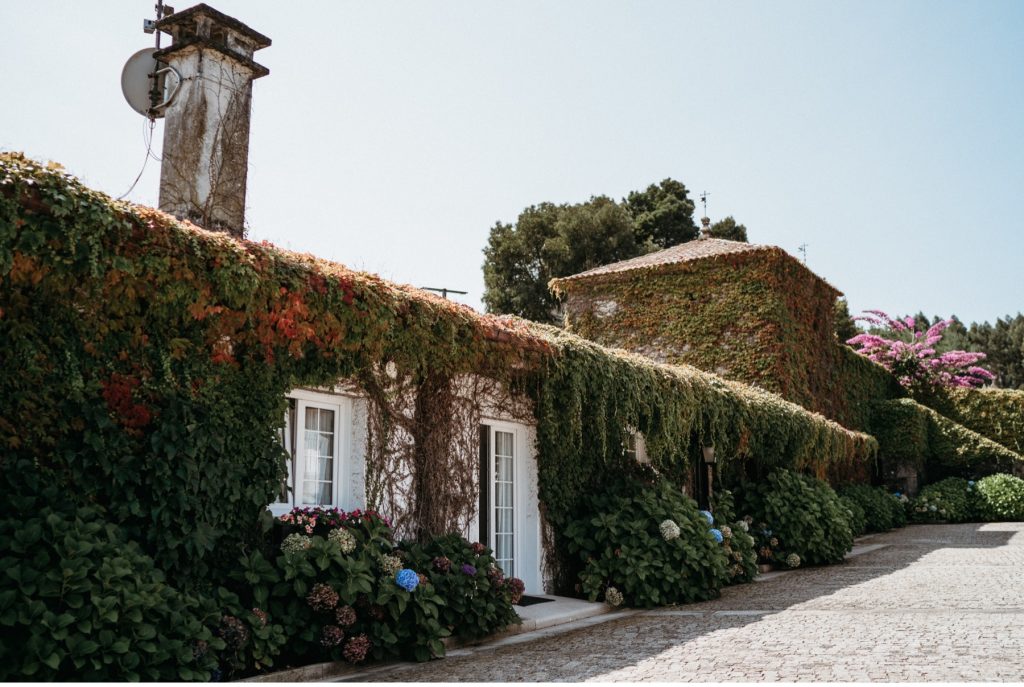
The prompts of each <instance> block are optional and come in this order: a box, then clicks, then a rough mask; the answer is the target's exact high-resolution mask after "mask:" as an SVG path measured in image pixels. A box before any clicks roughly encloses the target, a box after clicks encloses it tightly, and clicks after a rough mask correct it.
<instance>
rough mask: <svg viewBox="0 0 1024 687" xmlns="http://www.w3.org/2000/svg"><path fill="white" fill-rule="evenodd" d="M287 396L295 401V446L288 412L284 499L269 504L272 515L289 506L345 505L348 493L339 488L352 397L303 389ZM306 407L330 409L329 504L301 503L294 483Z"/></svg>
mask: <svg viewBox="0 0 1024 687" xmlns="http://www.w3.org/2000/svg"><path fill="white" fill-rule="evenodd" d="M287 397H288V398H289V399H292V400H294V401H295V420H296V424H297V426H296V427H295V428H294V429H295V432H294V434H295V446H292V445H291V444H292V440H291V438H292V433H293V432H292V429H293V428H292V427H291V422H290V417H291V412H289V413H288V414H287V415H286V416H285V430H284V442H283V443H284V447H285V450H286V451H287V452H288V476H287V488H288V500H287V501H286V502H285V501H278V502H275V503H271V504H270V505H269V509H270V512H271V513H273V514H274V515H275V516H278V515H284V514H285V513H287V512H289V511H290V510H291V509H292V508H294V507H296V506H299V507H306V506H308V507H310V508H315V507H316V506H317V505H320V506H323V507H325V508H345V507H347V506H348V504H347V503H344V498H343V497H344V495H346V494H347V493H348V492H347V490H346V489H344V488H343V485H342V479H343V478H344V477H345V476H347V475H349V474H350V473H351V469H350V463H351V445H350V443H351V436H350V435H351V431H350V430H351V427H352V399H351V398H350V397H348V396H342V395H339V394H328V393H323V392H320V391H309V390H307V389H296V390H294V391H292V392H291V393H289V394H288V396H287ZM307 408H318V409H322V410H332V411H334V469H333V474H332V475H331V482H332V485H331V503H329V504H303V503H300V502H299V501H301V499H298V498H297V494H298V491H299V489H298V488H297V486H298V487H301V486H302V485H301V484H300V485H296V483H295V481H296V477H297V476H298V475H301V474H302V472H301V471H300V470H299V469H298V466H299V464H300V463H299V461H300V460H301V459H304V458H305V456H304V455H300V453H301V452H302V451H303V449H304V447H305V441H304V437H303V436H302V432H303V431H304V429H305V418H306V409H307Z"/></svg>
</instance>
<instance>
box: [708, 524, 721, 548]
mask: <svg viewBox="0 0 1024 687" xmlns="http://www.w3.org/2000/svg"><path fill="white" fill-rule="evenodd" d="M710 531H711V536H713V537H714V538H715V541H716V542H718V543H719V544H721V543H722V539H723V538H724V537H722V532H721V531H720V530H716V529H715V528H714V527H712V528H711V530H710Z"/></svg>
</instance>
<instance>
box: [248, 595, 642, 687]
mask: <svg viewBox="0 0 1024 687" xmlns="http://www.w3.org/2000/svg"><path fill="white" fill-rule="evenodd" d="M562 601H563V602H565V601H569V602H570V603H572V604H573V605H577V604H578V607H577V608H573V609H571V610H570V611H569V612H567V613H561V614H546V613H543V612H542V611H543V610H545V609H540V612H538V610H533V611H525V612H524V611H520V613H521V614H523V615H526V616H527V617H526V618H523V619H522V623H520V624H519V625H513V626H511V627H509V628H508V629H506V630H503V631H501V632H499V633H496V634H493V635H491V636H489V637H484V638H482V639H476V640H468V641H462V640H458V639H455V638H448V639H446V640H444V644H445V655H446V656H465V655H468V654H472V653H476V652H477V651H486V650H490V649H495V648H498V647H500V646H506V645H508V644H514V643H519V642H522V641H532V640H533V639H536V638H538V637H542V636H547V635H553V634H561V633H562V632H571V631H573V630H576V629H580V628H584V627H590V626H591V625H596V624H599V623H603V622H607V621H609V620H615V619H617V618H623V617H627V616H629V615H633V614H634V613H635V612H638V611H632V610H623V611H616V610H615V609H614V608H612V607H611V606H608V605H607V604H599V603H588V602H584V601H580V600H579V599H564V600H562ZM556 603H557V602H556ZM539 605H540V604H538V606H539ZM526 608H532V607H526ZM552 608H555V607H552ZM530 615H536V616H537V617H529V616H530ZM417 665H419V664H417V663H414V662H411V661H397V660H392V661H386V662H383V663H376V664H374V665H372V666H354V665H352V664H350V663H345V662H344V661H328V662H326V663H314V664H311V665H308V666H300V667H298V668H289V669H286V670H279V671H276V672H273V673H265V674H263V675H254V676H253V677H250V678H246V679H244V680H240V681H239V682H338V681H347V680H358V679H360V678H363V677H368V676H370V675H374V674H376V673H380V672H384V671H392V670H401V669H403V668H404V667H405V668H413V667H415V666H417Z"/></svg>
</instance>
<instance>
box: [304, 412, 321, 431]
mask: <svg viewBox="0 0 1024 687" xmlns="http://www.w3.org/2000/svg"><path fill="white" fill-rule="evenodd" d="M318 417H319V413H318V412H317V409H316V408H306V429H310V430H313V431H314V432H315V431H316V430H318V429H319V428H320V427H319V423H318V422H317V418H318Z"/></svg>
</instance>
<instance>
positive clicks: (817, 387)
mask: <svg viewBox="0 0 1024 687" xmlns="http://www.w3.org/2000/svg"><path fill="white" fill-rule="evenodd" d="M552 288H553V289H554V290H555V292H556V293H558V294H559V295H560V296H561V297H562V299H563V301H564V308H565V310H564V312H565V321H566V325H567V327H568V328H569V329H570V330H571V331H573V332H574V333H576V334H579V335H581V336H583V337H586V338H588V339H591V340H593V341H596V342H597V343H600V344H603V345H606V346H612V347H616V348H625V349H627V350H630V351H633V352H636V353H640V354H642V355H645V356H647V357H649V358H652V359H654V360H657V361H659V362H665V363H672V364H678V363H686V364H689V365H693V366H694V367H698V368H700V369H703V370H707V371H709V372H714V373H716V374H719V375H722V376H724V377H726V378H729V379H734V380H736V381H741V382H745V383H748V384H754V385H757V386H759V387H761V388H763V389H766V390H768V391H772V392H775V393H778V394H780V395H781V396H783V397H784V398H786V399H787V400H790V401H793V402H796V403H799V404H800V405H803V406H804V407H806V408H809V409H811V410H814V411H818V412H821V413H823V414H824V415H826V416H828V417H831V418H833V419H836V420H839V421H841V422H844V423H847V422H849V423H850V424H851V425H852V426H858V425H862V424H863V423H862V422H860V421H859V420H860V419H861V418H860V417H858V416H861V415H863V412H862V411H861V409H858V408H852V407H850V406H851V401H850V399H848V398H847V396H846V394H845V392H844V387H845V386H846V385H845V384H843V383H841V382H842V378H844V377H845V376H846V372H847V370H845V367H846V366H847V364H848V363H849V364H852V365H857V366H860V367H863V364H862V363H860V362H859V361H854V362H852V363H850V362H849V361H848V359H849V358H851V357H859V356H855V355H852V351H844V350H841V348H845V347H841V346H840V345H839V343H838V342H837V340H836V338H835V334H834V307H835V302H836V298H837V297H838V296H841V295H842V294H841V292H840V291H839V290H837V289H836V288H835V287H833V286H832V285H831V284H829V283H828V282H826V281H825V280H824V279H822V278H821V277H819V276H818V275H816V274H815V273H814V272H812V271H811V270H809V269H808V268H807V267H806V266H805V265H804V264H803V263H801V262H800V261H799V260H797V259H795V258H794V257H793V256H791V255H789V254H788V253H786V252H785V251H784V250H782V249H781V248H778V247H775V246H761V245H755V244H749V243H742V242H739V241H726V240H723V239H715V238H701V239H698V240H696V241H690V242H688V243H682V244H680V245H677V246H673V247H671V248H667V249H665V250H662V251H658V252H655V253H649V254H647V255H642V256H639V257H636V258H632V259H630V260H624V261H622V262H617V263H613V264H610V265H604V266H602V267H597V268H595V269H592V270H588V271H586V272H582V273H580V274H575V275H572V276H569V277H564V278H561V279H556V280H554V281H552ZM871 367H874V366H873V365H872V366H871ZM887 376H888V375H885V377H887ZM880 383H881V384H883V385H888V382H887V381H886V380H885V379H884V377H882V378H880ZM872 395H874V394H872ZM885 396H887V394H885V393H883V394H882V397H885ZM876 397H877V396H876Z"/></svg>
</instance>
